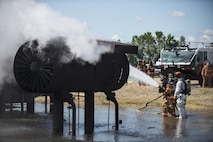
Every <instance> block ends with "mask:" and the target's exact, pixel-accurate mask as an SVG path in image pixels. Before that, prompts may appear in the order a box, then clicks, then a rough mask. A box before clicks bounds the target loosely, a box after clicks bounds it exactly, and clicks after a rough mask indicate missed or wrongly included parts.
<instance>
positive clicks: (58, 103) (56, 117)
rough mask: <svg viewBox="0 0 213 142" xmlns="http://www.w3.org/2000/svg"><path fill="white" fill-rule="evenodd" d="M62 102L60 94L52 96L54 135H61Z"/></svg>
mask: <svg viewBox="0 0 213 142" xmlns="http://www.w3.org/2000/svg"><path fill="white" fill-rule="evenodd" d="M63 114H64V101H63V95H61V93H55V94H54V95H53V133H54V134H55V135H62V134H63V126H64V116H63Z"/></svg>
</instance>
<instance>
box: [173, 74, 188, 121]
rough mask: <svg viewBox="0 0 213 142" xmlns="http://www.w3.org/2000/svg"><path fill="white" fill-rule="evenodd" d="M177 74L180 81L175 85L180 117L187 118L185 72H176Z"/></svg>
mask: <svg viewBox="0 0 213 142" xmlns="http://www.w3.org/2000/svg"><path fill="white" fill-rule="evenodd" d="M175 76H176V77H177V79H178V81H177V83H176V87H175V93H174V96H175V99H176V106H177V109H178V111H179V119H182V118H186V117H187V116H186V107H185V105H186V94H185V93H184V92H185V91H184V90H185V83H184V82H185V80H184V78H183V74H182V73H181V72H179V71H178V72H176V73H175Z"/></svg>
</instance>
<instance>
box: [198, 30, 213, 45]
mask: <svg viewBox="0 0 213 142" xmlns="http://www.w3.org/2000/svg"><path fill="white" fill-rule="evenodd" d="M200 38H201V40H202V41H204V42H213V30H211V29H205V30H203V31H202V35H201V37H200Z"/></svg>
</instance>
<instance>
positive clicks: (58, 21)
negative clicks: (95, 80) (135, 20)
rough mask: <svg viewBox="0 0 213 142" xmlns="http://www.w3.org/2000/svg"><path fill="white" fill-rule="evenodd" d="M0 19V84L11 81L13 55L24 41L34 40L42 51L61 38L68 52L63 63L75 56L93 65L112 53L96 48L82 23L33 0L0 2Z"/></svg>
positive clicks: (5, 0) (107, 49) (95, 43)
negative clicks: (106, 54) (107, 53)
mask: <svg viewBox="0 0 213 142" xmlns="http://www.w3.org/2000/svg"><path fill="white" fill-rule="evenodd" d="M0 20H1V22H0V85H1V84H2V83H3V81H12V80H14V79H13V78H10V79H9V80H8V78H7V77H8V76H13V75H11V72H12V66H13V60H14V56H15V54H16V52H17V50H18V48H19V47H20V46H21V45H22V44H23V43H25V42H26V41H31V40H37V41H38V42H39V48H42V47H46V44H47V42H54V40H52V39H55V38H57V37H62V38H64V42H65V43H63V44H64V46H63V47H68V50H66V51H67V52H66V53H65V52H63V55H65V56H64V57H63V58H62V61H64V62H67V61H69V59H72V58H70V57H75V58H81V59H82V60H84V61H87V62H89V63H92V64H95V63H97V62H98V60H99V58H100V55H101V54H102V53H105V52H109V51H110V50H111V49H110V48H108V47H106V46H98V45H97V41H96V39H97V37H96V36H95V35H93V34H91V32H90V31H89V29H88V27H87V25H86V24H85V23H82V22H80V21H78V20H77V19H74V18H70V17H65V16H63V15H61V13H60V12H57V11H54V10H52V9H51V8H50V7H48V6H47V5H45V4H43V3H37V2H35V1H34V0H9V1H8V0H0ZM55 42H58V40H55ZM58 44H61V42H59V43H58ZM67 53H70V55H68V54H67ZM5 79H6V80H5Z"/></svg>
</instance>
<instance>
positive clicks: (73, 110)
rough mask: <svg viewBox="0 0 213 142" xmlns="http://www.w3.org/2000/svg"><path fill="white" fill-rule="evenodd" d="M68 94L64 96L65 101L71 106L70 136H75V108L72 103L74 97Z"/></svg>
mask: <svg viewBox="0 0 213 142" xmlns="http://www.w3.org/2000/svg"><path fill="white" fill-rule="evenodd" d="M70 95H71V96H70ZM70 95H69V94H68V95H67V96H66V100H67V102H68V103H69V104H71V105H72V136H75V135H76V106H75V103H74V101H73V100H74V97H73V95H72V94H70Z"/></svg>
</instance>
